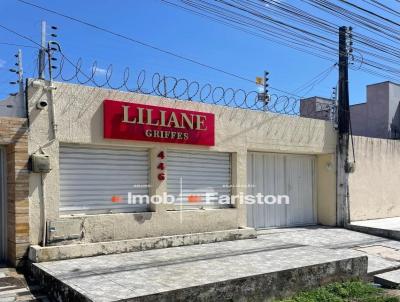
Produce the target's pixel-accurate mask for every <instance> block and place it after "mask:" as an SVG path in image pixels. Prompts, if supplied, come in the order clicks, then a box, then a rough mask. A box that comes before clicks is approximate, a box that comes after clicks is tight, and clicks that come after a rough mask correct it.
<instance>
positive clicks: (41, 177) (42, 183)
mask: <svg viewBox="0 0 400 302" xmlns="http://www.w3.org/2000/svg"><path fill="white" fill-rule="evenodd" d="M40 183H41V188H42V194H41V195H42V218H43V223H42V232H43V234H42V246H43V247H45V246H46V237H47V236H46V232H47V222H46V220H47V213H46V203H45V200H46V195H45V192H44V176H43V173H40Z"/></svg>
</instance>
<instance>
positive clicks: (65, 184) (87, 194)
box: [60, 145, 149, 214]
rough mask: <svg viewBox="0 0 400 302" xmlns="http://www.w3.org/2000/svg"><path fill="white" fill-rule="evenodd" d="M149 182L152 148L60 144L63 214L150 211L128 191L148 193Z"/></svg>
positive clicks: (61, 206)
mask: <svg viewBox="0 0 400 302" xmlns="http://www.w3.org/2000/svg"><path fill="white" fill-rule="evenodd" d="M148 183H149V158H148V150H145V149H112V148H97V147H96V148H91V147H90V148H88V147H81V146H72V145H68V146H60V214H73V213H85V214H97V213H118V212H138V211H146V210H147V208H148V204H135V205H130V204H128V192H131V193H132V194H135V195H148ZM113 197H114V198H113ZM112 199H114V201H117V202H113V201H112ZM118 199H120V200H118Z"/></svg>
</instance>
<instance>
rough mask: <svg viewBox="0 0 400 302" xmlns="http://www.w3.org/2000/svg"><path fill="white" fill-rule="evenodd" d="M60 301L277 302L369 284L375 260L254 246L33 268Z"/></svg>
mask: <svg viewBox="0 0 400 302" xmlns="http://www.w3.org/2000/svg"><path fill="white" fill-rule="evenodd" d="M32 272H33V274H34V276H35V277H36V278H37V279H38V280H40V282H41V284H43V285H45V286H46V287H47V292H48V293H49V295H51V296H52V297H53V298H55V299H58V300H59V301H122V300H123V301H224V300H229V301H239V300H240V301H247V300H249V301H250V300H251V301H270V300H273V299H275V298H281V297H286V296H288V295H291V294H293V293H296V292H298V291H301V290H305V289H307V288H312V287H315V286H318V285H321V284H324V283H327V282H332V281H339V280H346V279H349V278H354V277H364V276H365V275H366V273H367V257H366V256H359V254H357V253H352V252H351V251H343V250H329V249H324V248H316V247H307V246H301V245H294V244H293V245H288V244H282V242H280V241H274V240H273V239H271V240H265V239H263V240H261V239H247V240H239V241H228V242H220V243H210V244H202V245H195V246H182V247H173V248H165V249H159V250H148V251H143V252H133V253H124V254H114V255H105V256H96V257H90V258H79V259H71V260H64V261H54V262H42V263H34V264H32Z"/></svg>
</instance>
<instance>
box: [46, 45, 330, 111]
mask: <svg viewBox="0 0 400 302" xmlns="http://www.w3.org/2000/svg"><path fill="white" fill-rule="evenodd" d="M53 53H54V54H55V53H56V52H55V51H54V52H53ZM58 53H59V54H60V58H59V59H58V65H57V66H56V65H52V66H49V70H52V75H51V77H52V79H53V80H56V81H61V82H68V83H76V84H81V85H90V86H94V87H99V88H107V89H113V90H121V91H126V92H134V93H141V94H146V95H155V96H160V97H165V98H172V99H179V100H187V101H197V102H201V103H206V104H213V105H222V106H228V107H233V108H242V109H250V110H259V111H266V112H272V113H277V114H286V115H292V116H293V115H294V116H299V115H301V116H304V117H310V118H321V111H325V112H328V113H327V116H329V114H330V111H331V110H332V109H331V105H334V101H333V100H331V102H328V103H324V104H323V106H322V107H321V106H319V107H318V108H319V109H320V110H316V108H315V107H316V106H312V105H310V104H308V105H307V104H306V105H305V106H301V97H300V96H295V95H293V96H289V95H279V94H276V93H269V94H268V98H267V99H266V100H265V101H263V100H260V98H259V95H260V92H259V91H256V90H244V89H235V88H225V87H222V86H213V85H212V84H210V83H200V82H198V81H194V80H188V79H185V78H178V77H175V76H170V75H163V74H161V73H158V72H155V73H148V72H146V70H144V69H142V70H140V71H139V72H137V73H136V74H134V73H133V72H132V70H131V69H130V68H129V67H126V68H125V69H124V71H123V72H122V73H121V75H120V80H119V81H120V83H119V84H113V83H115V82H116V78H117V77H116V76H115V75H114V71H113V65H112V64H110V65H108V67H107V68H106V69H105V72H104V69H103V68H99V67H98V66H97V61H94V62H93V63H92V64H91V67H89V68H87V65H85V66H84V62H83V59H82V58H79V59H78V60H76V62H74V61H72V60H71V59H69V58H68V57H67V56H66V55H65V54H64V53H63V52H62V51H59V52H58ZM50 61H51V60H50ZM52 63H53V62H52ZM335 66H336V64H335V65H333V66H331V67H330V68H329V70H328V71H329V72H325V75H324V77H327V76H328V75H329V73H330V71H331V70H332V69H333V68H334V67H335ZM85 70H89V72H85ZM100 70H101V71H102V72H101V74H100V73H99V71H100ZM101 77H103V79H100V78H101ZM317 80H319V81H321V80H322V79H321V78H320V79H317ZM252 83H253V84H254V85H255V86H256V82H255V81H252ZM310 85H311V87H314V86H315V85H316V82H312V83H310ZM327 101H328V100H327ZM330 103H331V104H330ZM324 106H325V107H324ZM321 108H322V109H321ZM316 111H317V112H316Z"/></svg>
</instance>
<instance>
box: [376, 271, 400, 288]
mask: <svg viewBox="0 0 400 302" xmlns="http://www.w3.org/2000/svg"><path fill="white" fill-rule="evenodd" d="M374 282H375V283H378V284H380V285H382V286H383V287H387V288H399V286H400V269H398V270H395V271H390V272H387V273H383V274H379V275H375V276H374Z"/></svg>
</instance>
